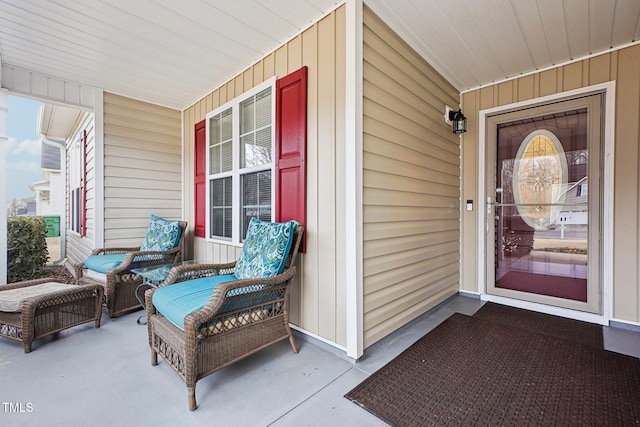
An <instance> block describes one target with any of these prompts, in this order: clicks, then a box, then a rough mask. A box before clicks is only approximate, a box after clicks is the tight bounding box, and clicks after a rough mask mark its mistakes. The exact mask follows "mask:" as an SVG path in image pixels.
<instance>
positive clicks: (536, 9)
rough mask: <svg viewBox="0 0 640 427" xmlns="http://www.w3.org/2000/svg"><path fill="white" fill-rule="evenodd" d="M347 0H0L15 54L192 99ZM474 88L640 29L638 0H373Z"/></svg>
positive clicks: (35, 64)
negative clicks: (30, 0) (28, 0)
mask: <svg viewBox="0 0 640 427" xmlns="http://www.w3.org/2000/svg"><path fill="white" fill-rule="evenodd" d="M337 3H341V1H336V0H295V1H293V0H181V1H174V0H135V1H132V0H84V1H68V0H39V1H37V2H25V1H23V0H0V56H1V58H0V59H1V61H2V63H3V64H5V65H10V66H12V67H16V68H21V69H24V70H30V71H35V72H39V73H42V74H45V75H49V76H52V77H57V78H59V79H63V80H71V81H75V82H78V83H82V84H86V85H90V86H96V87H101V88H104V89H105V90H107V91H110V92H113V93H117V94H121V95H125V96H129V97H132V98H136V99H141V100H145V101H148V102H152V103H156V104H160V105H165V106H169V107H173V108H178V109H183V108H186V107H188V106H189V105H191V104H192V103H193V102H195V101H197V100H198V99H199V98H201V97H202V96H204V95H206V94H207V93H209V92H210V91H211V90H212V89H214V88H215V87H217V86H219V85H220V84H222V83H224V82H225V81H226V80H228V79H229V78H231V77H233V76H234V75H236V74H237V73H239V72H241V71H242V70H244V69H245V68H247V67H248V66H249V65H251V64H252V63H254V62H255V61H257V60H258V59H260V58H261V57H263V56H265V55H266V54H268V53H269V52H271V51H273V49H275V48H277V47H278V46H279V45H281V44H282V42H283V41H286V40H287V39H289V38H290V37H292V36H294V35H296V34H297V33H299V32H300V31H301V30H302V29H304V28H306V27H307V26H308V25H309V24H311V23H312V22H313V21H315V20H317V19H318V18H320V17H322V16H323V15H324V14H326V13H327V12H329V11H331V10H332V9H333V8H334V7H335V5H336V4H337ZM366 3H367V4H368V5H369V6H371V8H372V9H373V10H374V11H375V12H376V13H377V14H378V15H380V16H382V17H383V18H384V19H385V20H386V21H387V22H388V23H389V24H390V25H391V27H392V28H394V30H395V31H396V32H398V33H399V34H400V35H401V36H402V37H403V38H404V39H405V40H407V41H408V42H409V44H411V45H412V47H413V48H414V49H416V51H418V52H419V53H420V54H421V55H422V56H424V57H425V58H426V59H427V61H429V62H430V63H431V64H432V65H433V66H434V67H435V68H436V69H437V70H438V71H439V72H440V73H442V74H443V75H444V76H445V77H446V78H447V79H448V80H449V81H450V82H451V83H452V84H453V85H454V86H455V87H456V88H458V89H459V90H461V91H464V90H466V89H469V88H473V87H478V86H482V85H485V84H489V83H491V82H494V81H497V80H501V79H504V78H506V77H512V76H517V75H519V74H522V73H526V72H529V71H534V70H537V69H541V68H545V67H548V66H552V65H554V64H559V63H563V62H566V61H569V60H571V59H573V58H580V57H584V56H586V55H589V54H594V53H598V52H602V51H605V50H607V49H609V48H611V47H618V46H622V45H625V44H628V43H632V42H634V41H636V40H638V39H640V1H637V0H561V1H560V0H485V1H477V0H367V1H366Z"/></svg>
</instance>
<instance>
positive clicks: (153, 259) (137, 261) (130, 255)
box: [107, 248, 180, 274]
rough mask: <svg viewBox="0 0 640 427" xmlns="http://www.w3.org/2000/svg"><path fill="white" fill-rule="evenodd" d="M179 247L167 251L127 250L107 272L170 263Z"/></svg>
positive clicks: (118, 271)
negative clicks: (119, 260)
mask: <svg viewBox="0 0 640 427" xmlns="http://www.w3.org/2000/svg"><path fill="white" fill-rule="evenodd" d="M179 252H180V248H173V249H170V250H168V251H140V250H135V251H129V252H127V253H126V254H125V256H124V258H123V259H122V262H121V263H120V265H118V266H117V267H116V268H113V269H111V270H109V271H108V272H107V274H118V273H123V272H126V271H129V270H131V269H132V268H145V267H154V266H161V265H165V264H171V263H173V262H174V261H175V258H176V255H177V254H178V253H179Z"/></svg>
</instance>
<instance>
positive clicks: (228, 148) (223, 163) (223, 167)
mask: <svg viewBox="0 0 640 427" xmlns="http://www.w3.org/2000/svg"><path fill="white" fill-rule="evenodd" d="M220 151H221V153H220V171H221V172H229V171H230V170H232V169H233V142H231V141H228V142H225V143H224V144H222V146H221V148H220Z"/></svg>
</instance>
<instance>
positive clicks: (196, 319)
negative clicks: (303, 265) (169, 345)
mask: <svg viewBox="0 0 640 427" xmlns="http://www.w3.org/2000/svg"><path fill="white" fill-rule="evenodd" d="M295 274H296V268H295V267H290V268H289V269H287V270H285V271H284V272H283V273H281V274H278V275H277V276H274V277H270V278H266V279H241V280H234V281H231V282H225V283H220V284H218V285H217V286H216V287H215V288H214V290H213V293H212V294H211V297H210V298H209V300H208V301H207V303H206V304H205V305H204V307H202V308H201V309H200V310H198V311H195V312H193V313H189V314H187V315H186V316H185V318H184V331H185V333H186V335H187V336H190V335H191V336H193V337H195V336H196V335H197V334H198V329H199V328H200V326H201V325H203V324H206V323H208V322H211V321H212V320H214V319H216V318H218V317H222V316H224V315H225V314H226V313H232V312H234V311H238V310H241V309H243V308H247V307H251V306H253V305H255V304H252V303H251V302H249V303H248V304H247V305H246V306H245V307H241V306H237V307H234V308H233V309H229V308H228V307H229V305H233V304H225V303H227V302H229V299H230V298H234V297H239V296H241V297H242V298H243V299H245V298H246V299H247V301H251V298H252V296H254V295H260V296H263V295H264V294H265V291H268V290H270V289H272V288H281V287H286V286H287V285H288V284H289V282H290V281H291V279H292V278H293V276H294V275H295ZM243 289H246V292H243ZM256 300H257V301H256V304H260V305H265V304H269V303H270V301H265V299H264V297H261V298H257V299H256Z"/></svg>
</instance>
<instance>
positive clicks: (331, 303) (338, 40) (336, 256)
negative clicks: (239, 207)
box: [183, 6, 346, 346]
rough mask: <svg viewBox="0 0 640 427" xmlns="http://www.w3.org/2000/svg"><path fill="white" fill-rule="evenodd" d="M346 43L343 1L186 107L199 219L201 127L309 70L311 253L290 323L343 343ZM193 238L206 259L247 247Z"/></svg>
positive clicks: (302, 267) (188, 183)
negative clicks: (197, 138)
mask: <svg viewBox="0 0 640 427" xmlns="http://www.w3.org/2000/svg"><path fill="white" fill-rule="evenodd" d="M345 46H346V45H345V7H344V6H341V7H339V8H338V9H336V10H335V11H333V12H331V13H329V14H327V16H325V17H324V18H323V19H321V20H320V21H318V22H317V23H315V24H313V25H312V26H311V27H309V28H308V29H306V30H305V31H303V32H302V33H301V34H299V35H298V36H296V37H294V38H293V39H291V40H290V41H289V42H287V43H286V44H284V45H283V46H281V47H280V48H278V49H276V50H275V51H274V52H273V53H271V54H269V55H268V56H266V57H265V58H263V59H262V60H260V61H258V62H257V63H255V64H254V65H253V66H251V67H249V68H248V69H246V70H245V71H244V72H242V73H241V74H239V75H238V76H236V77H235V78H233V79H231V80H229V81H228V82H227V83H225V84H224V85H222V86H220V87H219V88H218V89H216V90H214V91H213V92H212V93H210V94H209V95H207V96H205V97H204V98H202V99H201V100H200V101H199V102H197V103H195V104H194V105H192V106H191V107H189V108H187V109H186V110H185V111H184V112H183V120H184V127H183V139H184V151H183V155H184V167H185V171H184V174H185V175H184V176H185V181H184V183H183V189H184V194H185V201H184V211H185V217H186V218H188V219H189V221H190V222H193V220H194V212H193V208H194V200H193V195H194V188H193V180H194V179H193V178H194V126H195V124H196V123H198V122H199V121H201V120H203V119H204V118H205V116H206V114H207V113H208V112H210V111H212V110H213V109H215V108H217V107H218V106H220V105H222V104H224V103H226V102H227V101H230V100H232V99H233V98H235V97H237V96H239V95H241V94H243V93H244V92H246V91H247V90H249V89H251V88H253V87H254V86H256V85H258V84H260V83H262V82H264V81H265V80H267V79H269V78H271V77H274V76H275V77H276V78H282V77H284V76H286V75H287V74H289V73H291V72H293V71H296V70H297V69H299V68H300V67H302V66H304V65H306V66H307V67H308V88H307V224H306V230H305V232H306V239H307V240H306V244H307V246H306V247H307V253H306V254H303V255H301V256H299V260H298V265H297V266H298V271H299V273H298V274H297V275H296V279H295V283H294V284H293V286H292V290H291V308H290V321H291V323H293V324H294V325H297V326H299V327H300V328H302V329H304V330H306V331H308V332H311V333H313V334H315V335H317V336H320V337H322V338H323V339H326V340H328V341H331V342H334V343H336V344H338V345H339V346H345V345H346V306H345V279H344V262H345V260H344V247H345V243H344V233H343V232H341V231H340V230H343V229H344V223H345V220H344V218H345V190H344V188H345V184H344V180H345V177H344V155H343V153H344V150H345V147H344V143H345V119H344V115H345V111H344V108H345ZM190 238H191V236H190ZM192 243H193V245H192V246H193V251H194V253H193V258H195V259H198V260H201V261H206V262H214V263H218V262H228V261H233V260H235V259H236V258H237V257H238V255H239V253H240V251H241V248H240V247H236V246H233V245H225V244H221V243H215V242H210V241H207V240H206V239H202V238H193V240H192ZM187 246H191V245H190V244H188V245H187Z"/></svg>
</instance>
